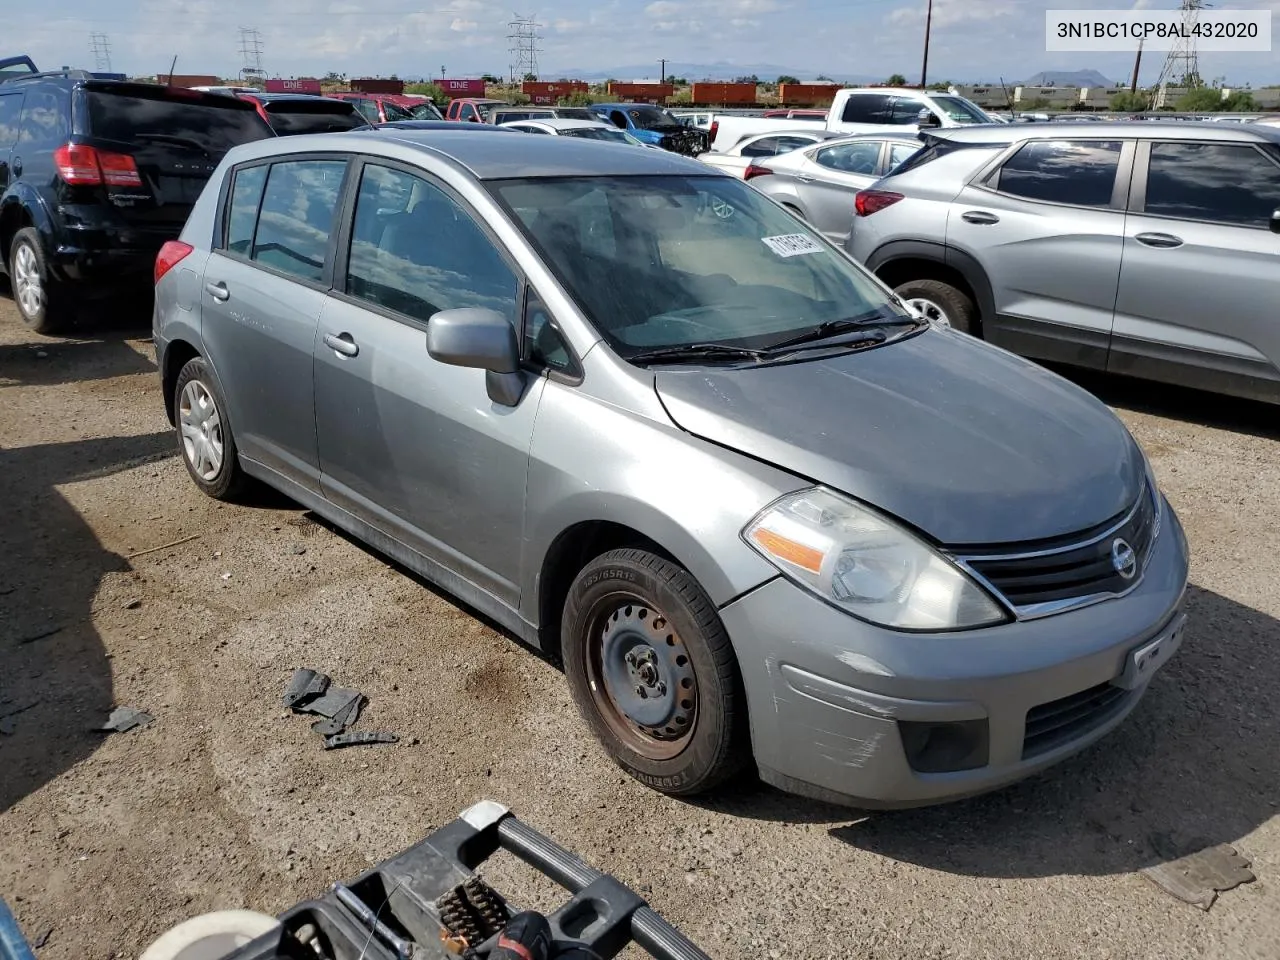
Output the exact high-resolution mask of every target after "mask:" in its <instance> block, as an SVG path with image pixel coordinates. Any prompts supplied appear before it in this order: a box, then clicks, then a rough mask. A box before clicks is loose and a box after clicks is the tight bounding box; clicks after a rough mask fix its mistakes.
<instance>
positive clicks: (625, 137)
mask: <svg viewBox="0 0 1280 960" xmlns="http://www.w3.org/2000/svg"><path fill="white" fill-rule="evenodd" d="M560 136H562V137H582V138H583V139H585V140H609V141H611V142H613V143H640V141H639V140H637V139H636V138H635V137H633V136H631V134H629V133H627V131H625V130H616V129H612V130H611V129H609V128H608V127H571V128H570V129H568V130H561V131H560Z"/></svg>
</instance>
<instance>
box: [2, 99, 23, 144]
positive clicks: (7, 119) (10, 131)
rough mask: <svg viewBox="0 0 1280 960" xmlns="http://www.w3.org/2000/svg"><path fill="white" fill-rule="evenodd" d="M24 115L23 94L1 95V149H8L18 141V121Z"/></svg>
mask: <svg viewBox="0 0 1280 960" xmlns="http://www.w3.org/2000/svg"><path fill="white" fill-rule="evenodd" d="M21 117H22V94H20V93H7V94H3V95H0V150H8V149H9V148H10V147H12V146H13V145H14V144H15V143H16V142H17V141H18V121H19V120H20V119H21Z"/></svg>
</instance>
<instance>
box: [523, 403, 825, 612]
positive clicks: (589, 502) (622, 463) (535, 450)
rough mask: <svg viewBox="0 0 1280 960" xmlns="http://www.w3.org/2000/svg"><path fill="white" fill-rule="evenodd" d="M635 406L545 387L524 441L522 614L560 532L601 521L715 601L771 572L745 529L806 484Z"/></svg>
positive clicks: (534, 605) (531, 608) (657, 408)
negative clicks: (638, 541)
mask: <svg viewBox="0 0 1280 960" xmlns="http://www.w3.org/2000/svg"><path fill="white" fill-rule="evenodd" d="M648 396H649V398H650V399H651V402H652V409H650V410H647V411H645V412H643V413H641V412H636V411H634V410H628V409H624V408H620V407H619V406H617V405H614V404H612V403H605V402H603V401H601V400H597V399H595V398H593V397H591V396H590V395H588V394H587V393H585V392H583V391H581V390H580V389H575V388H572V387H567V386H564V385H562V384H558V383H555V382H551V383H548V384H547V389H546V391H545V393H544V394H543V398H542V404H541V407H540V408H539V410H538V420H537V425H536V427H535V430H534V436H533V441H532V445H531V448H530V461H529V478H528V488H527V498H526V508H525V537H524V553H523V557H522V569H523V571H524V573H523V577H522V579H523V583H522V588H521V614H522V615H523V617H524V618H525V619H526V620H527V621H528V622H530V623H538V622H539V619H540V618H539V611H538V603H539V596H540V594H539V589H540V579H541V576H542V574H543V567H544V565H545V562H546V560H547V557H548V555H549V554H550V552H551V550H552V546H553V544H555V543H556V541H557V539H558V538H559V537H560V535H561V534H562V533H563V532H564V531H566V530H569V529H571V528H573V527H575V526H577V525H579V524H582V523H585V522H591V521H604V522H608V523H612V524H618V525H621V526H623V527H627V528H629V529H631V530H634V531H635V532H637V533H640V534H642V535H643V536H645V537H647V538H648V539H649V540H652V541H654V542H655V543H657V544H658V545H660V546H661V547H662V548H663V549H664V550H666V551H667V552H668V553H670V554H671V555H672V556H673V557H674V558H675V559H676V560H677V561H679V563H680V564H681V565H682V566H684V567H685V569H687V570H688V571H689V572H690V573H691V574H692V575H693V576H694V577H695V578H696V579H697V580H698V582H699V583H700V584H701V585H702V587H703V589H704V590H706V592H707V594H708V595H709V596H710V598H711V600H712V602H713V603H714V604H715V605H716V606H717V607H719V606H722V605H724V604H726V603H728V602H729V601H730V600H732V599H733V598H735V597H737V596H740V595H741V594H742V593H744V592H746V591H747V590H750V589H752V588H754V587H756V586H759V585H760V584H761V583H764V582H765V581H766V580H768V579H770V578H771V577H774V576H776V575H777V572H778V571H777V569H776V568H775V567H774V566H773V565H772V564H770V563H768V562H767V561H765V560H764V558H762V557H761V556H760V555H759V554H757V553H756V552H755V551H754V550H752V549H751V548H750V547H748V546H747V545H746V543H745V542H744V541H743V540H742V538H741V536H740V532H741V530H742V528H743V527H744V526H746V525H747V523H749V522H750V521H751V519H752V518H753V517H754V516H755V515H756V514H757V513H758V512H759V511H760V510H761V509H763V508H764V507H765V506H766V505H767V504H769V503H771V502H772V501H773V500H775V499H776V498H777V497H778V496H780V495H782V494H783V493H785V492H787V491H789V490H796V489H800V488H802V487H804V486H806V485H807V484H806V483H805V482H803V481H801V480H799V479H797V478H796V477H794V476H793V475H791V474H789V473H786V472H784V471H782V470H779V469H777V468H776V467H771V466H769V465H768V464H764V463H760V462H758V461H755V460H751V459H749V458H747V457H745V456H742V455H741V454H738V453H735V452H733V451H731V450H726V449H724V448H722V447H718V446H716V445H714V444H712V443H709V442H707V441H703V440H700V439H697V438H695V437H692V436H690V435H689V434H687V433H684V432H683V431H681V430H680V429H679V428H678V427H676V426H675V425H674V424H672V423H671V421H670V419H669V418H667V417H666V415H665V413H663V412H662V408H661V405H660V404H659V403H658V402H657V396H656V394H654V393H653V391H652V386H651V385H650V386H649V387H648Z"/></svg>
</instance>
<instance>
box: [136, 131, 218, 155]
mask: <svg viewBox="0 0 1280 960" xmlns="http://www.w3.org/2000/svg"><path fill="white" fill-rule="evenodd" d="M134 137H135V138H137V139H138V140H155V141H156V142H158V143H171V144H173V145H174V146H175V147H186V148H187V149H188V150H196V151H198V152H200V153H203V154H204V155H205V156H206V157H207V156H209V151H208V150H206V149H205V148H204V147H203V146H201V145H200V141H198V140H193V139H192V138H191V137H178V136H174V135H173V134H171V133H137V134H134Z"/></svg>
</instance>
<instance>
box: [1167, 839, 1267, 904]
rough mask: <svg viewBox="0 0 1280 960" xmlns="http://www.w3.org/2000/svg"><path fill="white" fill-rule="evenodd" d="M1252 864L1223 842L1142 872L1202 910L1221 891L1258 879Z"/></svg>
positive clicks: (1215, 898)
mask: <svg viewBox="0 0 1280 960" xmlns="http://www.w3.org/2000/svg"><path fill="white" fill-rule="evenodd" d="M1157 846H1161V845H1160V844H1157ZM1249 866H1250V863H1249V861H1248V860H1247V859H1246V858H1245V857H1243V856H1241V855H1240V853H1239V852H1237V851H1236V849H1235V848H1234V847H1232V846H1229V845H1228V844H1225V843H1221V844H1218V845H1216V846H1206V847H1204V848H1203V849H1201V850H1199V851H1197V852H1196V853H1192V854H1188V855H1187V856H1183V857H1179V858H1178V859H1176V860H1169V861H1167V862H1165V863H1161V864H1157V865H1156V866H1154V867H1146V868H1145V869H1143V871H1142V872H1143V874H1145V875H1146V877H1147V879H1148V880H1150V881H1151V882H1152V883H1154V884H1155V885H1156V886H1158V887H1159V888H1160V889H1161V890H1163V891H1164V892H1165V893H1168V894H1171V895H1172V896H1175V897H1177V898H1178V899H1179V900H1181V901H1183V902H1184V903H1189V904H1191V905H1192V906H1196V907H1199V908H1200V909H1201V910H1208V909H1209V908H1210V907H1212V906H1213V904H1214V901H1215V900H1217V899H1218V894H1220V893H1225V892H1226V891H1228V890H1234V889H1235V888H1236V887H1238V886H1240V885H1241V884H1243V883H1252V882H1253V881H1254V880H1255V879H1257V878H1256V877H1255V876H1254V874H1253V871H1252V870H1250V869H1249Z"/></svg>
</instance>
